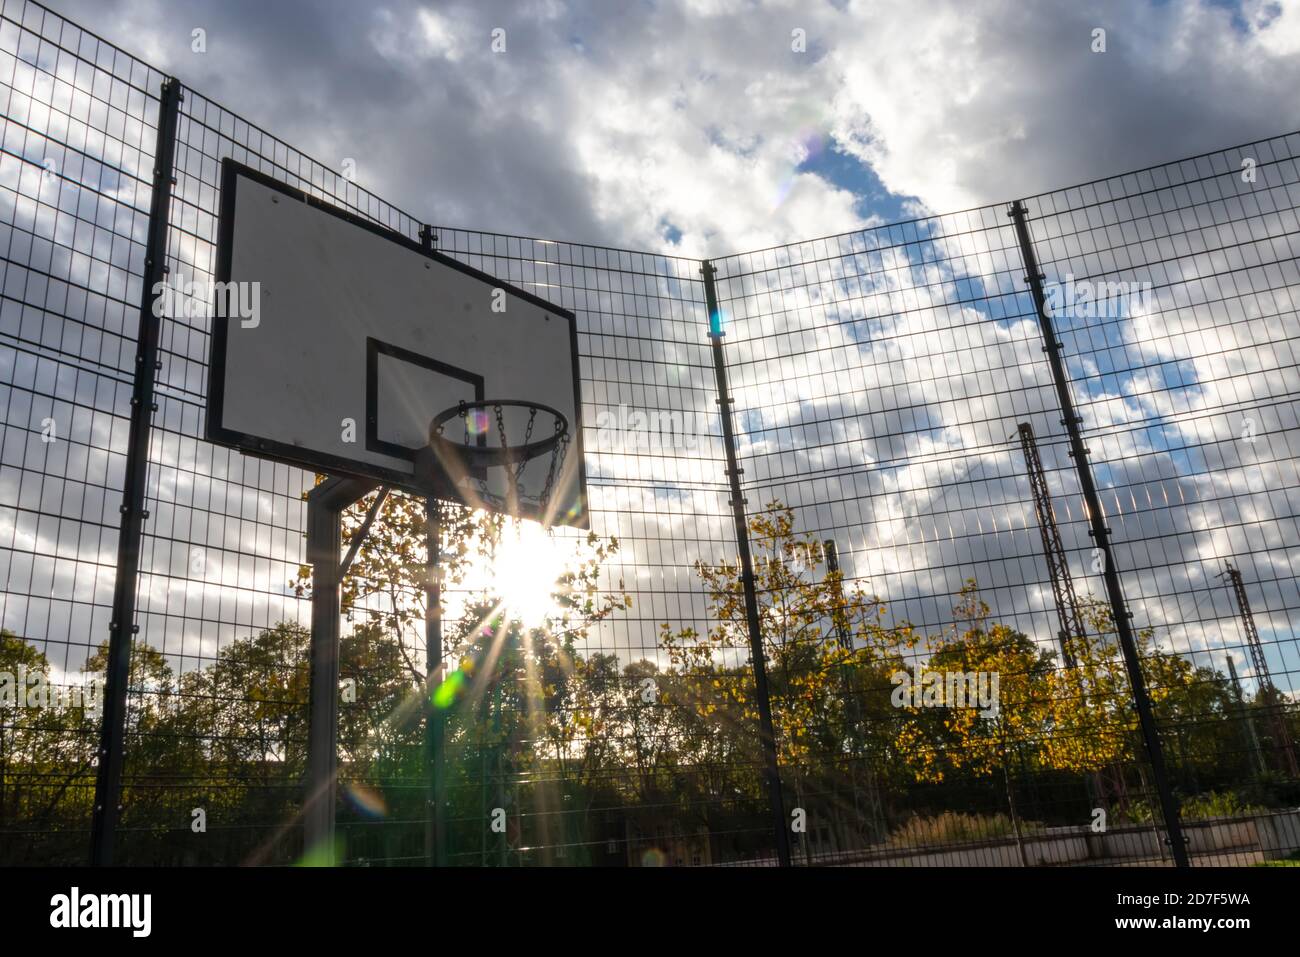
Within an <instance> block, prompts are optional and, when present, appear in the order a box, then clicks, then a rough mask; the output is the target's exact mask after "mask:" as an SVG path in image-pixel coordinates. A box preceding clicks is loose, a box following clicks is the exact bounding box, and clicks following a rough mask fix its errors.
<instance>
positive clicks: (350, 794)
mask: <svg viewBox="0 0 1300 957" xmlns="http://www.w3.org/2000/svg"><path fill="white" fill-rule="evenodd" d="M343 798H344V800H345V801H347V803H348V804H349V805H350V806H351V807H352V809H353V810H355V811H356V812H357V813H358V814H360V815H361V816H362V817H366V818H369V819H370V820H372V821H377V820H379V819H380V818H385V817H387V816H388V805H387V804H386V803H385V802H384V797H383V795H382V794H380V793H379V792H378V791H376V790H375V789H374V788H370V787H366V785H364V784H348V785H345V786H344V788H343Z"/></svg>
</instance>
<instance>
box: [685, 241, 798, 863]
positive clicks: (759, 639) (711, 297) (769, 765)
mask: <svg viewBox="0 0 1300 957" xmlns="http://www.w3.org/2000/svg"><path fill="white" fill-rule="evenodd" d="M700 271H701V272H702V273H703V274H704V300H705V304H706V306H707V307H708V310H709V338H710V339H712V340H713V371H714V375H715V377H716V379H717V386H718V411H719V414H720V417H721V419H722V439H723V444H724V446H725V447H726V451H727V478H728V479H729V480H730V484H731V514H732V517H733V518H734V520H735V525H736V547H737V548H738V549H739V551H740V582H741V585H742V587H743V588H744V592H745V617H746V620H747V624H748V628H749V650H750V657H751V658H752V659H753V667H754V695H755V697H756V699H757V701H758V739H759V745H760V746H761V747H762V750H763V759H764V766H763V778H764V780H765V781H766V784H767V797H768V803H769V804H770V805H771V807H772V836H773V837H774V838H775V840H776V858H777V862H778V863H779V864H780V866H781V867H789V866H790V835H789V833H788V831H787V830H786V828H787V822H786V819H785V802H784V800H783V799H782V796H781V770H780V767H779V766H778V765H777V759H776V735H775V733H774V732H773V729H772V704H771V701H770V700H769V696H768V688H767V664H766V659H765V655H764V651H763V634H762V628H761V626H760V623H759V618H758V595H757V593H756V592H755V590H754V565H753V560H752V559H751V557H750V554H749V522H748V521H747V519H746V518H745V499H744V498H743V497H742V496H741V492H740V476H741V473H742V471H743V470H742V469H741V468H739V467H738V465H737V463H736V435H735V429H734V426H733V423H732V420H731V413H732V409H731V406H732V399H731V395H730V393H728V391H727V360H726V357H725V356H724V355H723V354H722V336H723V332H722V322H721V317H720V314H719V312H718V297H717V292H716V290H715V289H714V286H713V274H714V272H715V270H714V267H713V264H712V263H711V262H709V261H708V260H707V259H706V260H704V262H703V264H702V268H701V270H700Z"/></svg>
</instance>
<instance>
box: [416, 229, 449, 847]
mask: <svg viewBox="0 0 1300 957" xmlns="http://www.w3.org/2000/svg"><path fill="white" fill-rule="evenodd" d="M436 241H437V236H436V234H435V233H434V231H433V227H432V226H429V225H421V226H420V245H422V246H423V247H424V248H425V249H428V250H432V249H433V247H434V244H435V242H436ZM424 512H425V529H424V543H425V550H426V552H427V554H428V568H427V569H426V573H427V577H426V579H425V585H424V599H425V617H424V661H425V671H426V678H425V702H424V703H425V721H424V755H425V767H426V770H427V774H428V788H429V793H428V795H427V796H426V797H425V801H426V805H427V812H428V816H427V819H426V822H425V828H424V859H425V863H426V864H427V865H428V866H429V867H445V866H446V864H447V755H446V747H445V743H446V742H445V739H446V735H447V716H446V714H444V713H443V712H442V711H441V710H440V709H438V708H436V707H435V706H434V704H433V694H434V692H435V691H437V690H438V685H439V684H441V683H442V680H443V678H444V677H445V676H444V674H443V666H442V571H441V564H442V551H441V549H442V542H441V536H442V506H441V504H440V503H439V501H438V500H437V499H436V498H426V499H425V500H424Z"/></svg>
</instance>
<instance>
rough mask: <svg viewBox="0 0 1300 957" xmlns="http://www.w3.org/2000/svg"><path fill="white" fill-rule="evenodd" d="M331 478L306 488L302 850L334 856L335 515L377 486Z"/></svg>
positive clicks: (339, 538)
mask: <svg viewBox="0 0 1300 957" xmlns="http://www.w3.org/2000/svg"><path fill="white" fill-rule="evenodd" d="M375 484H376V483H374V482H367V481H362V480H361V479H340V478H329V479H326V480H325V481H324V482H321V483H320V484H319V485H317V486H316V487H315V488H314V489H312V490H311V491H310V492H308V493H307V563H308V564H309V565H311V567H312V568H311V690H310V701H311V703H310V718H309V724H308V727H307V781H306V794H305V795H304V796H303V851H304V853H305V854H307V855H326V859H327V860H328V861H329V862H330V863H333V860H334V793H335V790H336V782H335V779H336V777H337V775H338V729H339V612H340V609H339V585H340V583H341V582H342V579H343V575H342V566H341V564H340V561H339V556H340V552H342V550H343V532H342V529H341V528H340V525H339V517H340V516H341V515H342V514H343V511H344V510H345V509H346V508H347V507H348V506H349V505H352V504H353V503H354V502H357V501H359V500H360V499H361V498H363V497H364V496H366V495H367V494H368V493H369V492H370V491H371V490H372V489H374V487H375Z"/></svg>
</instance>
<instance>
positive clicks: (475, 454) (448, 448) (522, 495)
mask: <svg viewBox="0 0 1300 957" xmlns="http://www.w3.org/2000/svg"><path fill="white" fill-rule="evenodd" d="M508 412H515V413H517V414H516V415H514V416H512V418H514V419H517V420H521V419H523V413H524V412H526V413H527V419H526V420H524V422H523V425H522V426H518V425H516V426H515V430H516V433H518V432H520V431H522V433H523V434H522V436H519V437H517V438H516V439H514V440H512V439H511V436H510V430H509V429H508V428H507V425H506V416H507V413H508ZM539 414H540V415H541V416H543V417H544V418H543V422H545V421H546V420H547V419H549V420H550V425H549V429H547V428H544V429H543V432H544V433H545V434H544V435H543V437H542V438H540V439H534V438H533V433H534V431H535V430H536V426H537V424H538V422H537V420H538V416H539ZM456 419H460V421H461V426H460V429H459V430H457V428H456V427H455V426H453V425H452V424H451V423H452V422H453V421H454V420H456ZM494 425H495V428H496V438H497V445H495V446H493V445H492V444H491V442H490V440H489V436H490V434H491V432H492V428H493V426H494ZM457 431H460V433H461V434H460V436H459V437H457V436H456V435H455V433H456V432H457ZM429 448H430V450H431V451H432V453H433V456H434V457H435V458H436V459H437V460H438V461H440V462H442V463H444V464H445V463H459V465H460V466H461V468H462V469H463V472H462V474H463V475H465V476H468V477H470V478H473V479H475V480H476V482H477V484H478V490H479V495H480V496H481V498H482V501H483V504H484V505H485V506H487V505H491V506H496V507H500V506H502V505H504V506H505V509H506V511H508V512H509V513H510V514H511V515H512V516H514V517H516V518H518V517H519V506H520V505H521V504H528V505H532V506H535V507H536V509H537V514H538V516H539V518H541V520H542V521H543V522H545V523H546V524H550V523H549V522H548V521H546V508H547V506H548V505H549V503H550V499H551V492H552V490H553V489H554V488H555V480H556V478H557V477H558V476H559V475H560V474H561V473H562V472H563V470H564V459H565V456H566V455H567V453H568V450H569V420H568V419H566V418H565V416H564V414H563V413H562V412H560V411H559V410H557V409H554V408H552V407H551V406H549V405H542V404H541V403H540V402H525V401H522V400H519V399H478V400H476V401H473V402H460V403H459V404H458V405H456V407H455V408H451V409H447V410H446V411H444V412H440V413H439V414H438V415H436V416H435V417H434V419H433V421H432V422H430V423H429ZM548 456H549V460H548ZM543 460H547V462H546V471H545V475H544V477H543V478H542V480H541V482H540V486H541V487H540V488H537V487H536V486H537V484H538V483H537V482H532V483H530V484H532V485H533V487H534V489H535V490H532V491H530V490H529V488H528V487H527V486H526V485H525V484H524V473H525V471H526V470H527V469H528V466H529V464H530V463H532V462H533V461H538V463H539V465H540V464H541V462H542V461H543ZM490 469H491V470H494V471H493V473H492V474H493V476H494V477H495V478H496V479H497V480H498V481H502V482H503V483H504V486H505V494H504V495H501V494H499V493H497V492H494V491H492V490H491V489H489V488H488V476H489V470H490ZM538 474H539V470H534V472H533V475H534V477H536V476H537V475H538ZM471 504H472V503H471Z"/></svg>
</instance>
